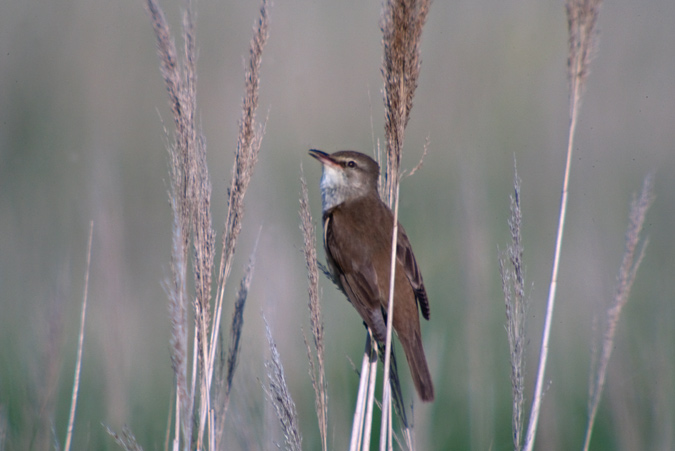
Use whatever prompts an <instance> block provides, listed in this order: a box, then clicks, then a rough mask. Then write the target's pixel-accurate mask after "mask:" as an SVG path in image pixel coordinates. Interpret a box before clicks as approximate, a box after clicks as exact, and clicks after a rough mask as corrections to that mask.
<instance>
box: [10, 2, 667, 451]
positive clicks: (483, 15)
mask: <svg viewBox="0 0 675 451" xmlns="http://www.w3.org/2000/svg"><path fill="white" fill-rule="evenodd" d="M275 3H276V4H275V5H274V6H273V8H272V11H271V26H270V38H269V43H268V46H267V48H266V50H265V53H264V56H263V64H262V81H261V91H260V109H259V117H261V118H265V117H268V120H267V130H266V134H265V138H264V140H263V144H262V148H261V152H260V160H259V164H258V166H257V167H256V171H255V174H254V177H253V180H252V183H251V186H250V190H249V192H248V195H247V197H246V216H245V220H244V230H243V233H242V236H241V238H240V241H239V244H238V249H237V250H238V255H237V257H236V260H235V270H234V271H233V274H232V277H231V279H230V284H229V287H230V288H229V289H228V299H229V300H230V302H231V300H232V298H233V294H234V291H235V287H236V286H237V285H238V279H239V278H240V277H241V275H242V272H243V267H244V266H245V264H246V261H247V259H248V257H249V254H250V252H251V251H252V249H253V245H254V242H255V238H256V235H257V233H258V230H259V229H260V228H262V232H261V237H260V244H259V247H258V252H257V255H256V258H257V263H256V269H255V276H254V279H253V287H252V290H251V293H250V296H249V302H248V305H247V307H246V313H245V326H244V335H243V349H242V357H241V359H242V360H241V364H240V367H239V370H238V372H237V374H236V377H235V386H234V390H235V395H234V399H233V401H232V404H231V406H230V410H229V418H228V437H230V440H231V448H232V449H239V448H240V449H270V448H273V447H274V445H273V443H274V441H275V440H276V441H280V440H281V438H280V433H279V430H278V427H277V423H276V420H275V419H274V416H273V413H272V409H271V408H270V406H269V405H268V404H267V403H266V402H265V400H264V396H263V393H262V390H260V384H261V383H262V381H264V367H263V365H264V361H265V359H266V358H267V355H268V352H267V348H266V344H265V340H264V329H263V321H262V315H264V316H265V317H266V318H267V320H268V321H269V323H270V326H271V328H272V331H273V333H274V336H275V338H276V340H277V342H278V346H279V351H280V353H281V356H282V359H283V363H284V365H285V368H286V372H287V379H288V381H289V383H290V388H291V391H292V394H293V396H294V398H295V401H296V403H297V406H298V411H299V416H300V425H301V428H302V432H303V435H304V445H305V448H306V449H318V448H319V446H320V445H319V441H318V433H317V426H316V418H315V416H314V406H313V392H312V389H311V384H310V379H309V376H308V364H307V358H306V352H305V348H304V345H303V342H302V332H301V330H302V329H304V330H308V324H309V321H308V317H309V314H308V311H307V308H306V304H307V297H306V289H307V283H306V279H305V277H306V276H305V269H304V261H303V257H302V254H301V246H302V239H301V234H300V231H299V229H298V225H299V219H298V214H297V211H298V208H299V204H298V197H299V190H300V183H299V177H300V173H301V165H302V166H303V167H304V172H305V176H306V178H307V179H308V184H309V186H310V200H311V205H312V209H313V214H314V216H315V222H318V220H319V216H320V198H319V190H318V186H317V183H318V179H319V175H320V169H319V166H318V165H317V164H316V162H315V161H314V160H312V159H311V158H310V157H309V156H308V155H307V149H309V148H311V147H314V148H319V149H323V150H326V151H329V152H332V151H335V150H339V149H346V148H348V149H358V150H363V151H366V152H369V153H370V152H372V149H373V148H374V147H375V146H376V145H377V143H378V142H382V137H383V108H382V100H381V98H382V95H381V86H382V82H381V76H380V64H381V55H382V49H381V43H380V31H379V27H378V24H379V14H380V7H381V5H380V2H379V1H369V2H363V1H352V0H349V1H341V2H302V1H296V0H286V1H281V0H280V1H277V2H275ZM162 4H163V6H164V8H165V11H166V12H167V14H168V17H169V19H170V21H171V23H172V24H173V25H174V32H176V31H178V25H179V23H180V20H179V17H180V8H181V5H180V4H179V3H178V2H169V1H166V0H165V1H163V2H162ZM257 11H258V4H257V2H256V1H243V0H234V1H226V2H212V1H206V0H202V1H200V2H198V5H197V14H198V16H197V24H198V31H197V38H198V43H199V56H200V59H199V94H198V98H199V109H200V112H201V117H202V121H203V127H204V133H205V135H206V138H207V149H208V159H209V165H210V171H211V178H212V183H213V198H212V205H213V208H214V227H215V228H216V230H217V231H218V233H219V239H218V241H219V240H220V231H221V230H222V223H223V217H224V211H225V203H226V189H227V185H228V182H229V179H230V171H231V166H232V159H233V153H234V149H235V143H236V130H237V120H238V118H239V115H240V102H241V97H242V94H243V89H242V88H243V73H244V70H243V66H244V64H243V61H244V59H245V58H246V57H247V52H248V44H249V40H250V38H251V36H252V25H253V23H254V20H255V18H256V16H257ZM674 23H675V2H673V1H672V0H652V1H649V2H636V1H632V2H631V1H625V0H623V1H618V2H607V3H606V4H605V5H604V7H603V9H602V11H601V15H600V21H599V30H600V39H599V46H598V49H597V57H596V59H595V61H594V63H593V65H592V72H591V75H590V78H589V80H588V86H587V91H586V95H585V97H584V101H583V106H582V112H581V117H580V123H579V127H578V135H577V140H576V149H575V155H574V162H573V166H572V175H571V190H570V200H569V211H568V223H567V229H566V233H565V238H564V244H563V251H562V260H561V269H560V278H559V293H558V294H559V296H558V303H557V306H556V312H555V318H554V323H553V328H552V337H551V350H550V354H549V366H548V370H547V381H548V385H547V389H546V395H545V398H544V402H543V411H542V417H541V421H540V426H539V433H538V438H537V449H540V450H555V449H561V450H562V449H578V448H580V447H581V444H582V442H583V430H584V425H585V422H586V403H587V391H588V373H589V366H590V355H591V349H592V343H593V339H592V337H593V324H594V320H593V318H594V317H595V316H596V315H597V314H598V313H600V312H602V311H603V309H604V308H606V305H607V303H608V302H609V300H610V299H611V297H612V295H613V289H614V282H615V277H616V273H617V271H618V267H619V264H620V262H621V256H622V252H623V246H624V233H625V228H626V224H627V217H628V206H629V202H630V199H631V195H632V193H634V192H637V191H639V189H640V186H641V183H642V180H643V178H644V177H645V176H646V175H647V173H649V172H650V171H655V176H656V189H655V191H656V196H657V197H656V201H655V203H654V205H653V207H652V209H651V210H650V211H649V213H648V216H647V223H646V234H647V235H648V236H649V240H650V241H649V247H648V249H647V255H646V258H645V260H644V262H643V264H642V267H641V268H640V271H639V273H638V276H637V280H636V282H635V285H634V289H633V294H632V296H631V299H630V301H629V304H628V306H627V308H626V309H625V310H624V316H623V317H622V319H621V322H620V324H619V329H618V334H617V339H616V343H615V349H614V355H613V357H612V361H611V362H610V366H609V375H608V382H607V386H606V391H605V394H604V397H603V400H602V403H601V407H600V412H599V416H598V421H597V423H596V428H595V432H594V440H593V443H592V449H598V450H601V449H618V450H636V449H661V450H672V449H675V427H674V425H675V390H674V387H673V382H674V381H675V346H673V343H675V333H674V328H673V325H672V320H673V319H674V318H675V302H674V301H675V295H674V294H673V293H675V277H674V275H675V258H674V256H675V240H673V238H672V235H671V237H670V238H669V237H668V236H669V234H671V233H672V232H673V230H675V208H673V195H674V194H675V178H674V177H673V175H672V174H673V171H675V76H674V74H675V45H673V43H675V27H674V26H673V24H674ZM178 43H179V44H180V39H178ZM566 47H567V21H566V17H565V11H564V7H563V2H562V1H558V2H538V1H534V0H519V1H512V2H499V1H474V2H449V1H436V2H435V3H434V4H433V5H432V8H431V12H430V14H429V18H428V23H427V26H426V28H425V31H424V35H423V43H422V58H423V66H422V73H421V77H420V81H419V88H418V90H417V95H416V97H415V106H414V109H413V111H412V116H411V120H410V123H409V126H408V129H407V134H406V142H405V144H406V145H405V152H404V161H403V165H404V167H405V168H408V169H410V168H412V167H414V166H415V164H416V163H417V161H418V160H419V158H420V156H421V153H422V147H423V145H424V141H425V139H426V138H427V137H428V138H429V140H430V147H429V154H428V155H427V157H426V159H425V164H424V167H423V168H422V170H421V171H420V172H418V173H417V174H416V175H415V176H413V177H411V178H407V179H405V180H404V182H403V184H402V187H401V206H400V216H401V222H402V223H403V224H404V225H405V227H406V230H407V232H408V235H409V236H410V239H411V241H412V243H413V246H414V249H415V253H416V255H417V258H418V261H419V264H420V266H421V268H422V271H423V273H424V277H425V282H426V285H427V289H428V292H429V296H430V299H431V309H432V317H431V321H430V322H429V323H426V324H424V325H423V332H424V339H425V347H426V350H427V351H426V352H427V356H428V359H429V361H430V366H431V369H432V374H433V376H434V379H435V384H436V387H437V388H436V390H437V400H436V401H435V402H434V403H433V404H430V405H422V404H421V403H419V402H418V403H416V405H415V423H416V434H417V443H418V447H419V449H430V450H432V449H458V450H464V449H475V450H488V449H491V450H508V449H512V442H511V398H510V381H509V363H508V345H507V341H506V333H505V330H504V322H505V317H504V307H503V297H502V294H501V286H500V276H499V271H498V264H497V257H496V256H497V247H498V246H500V247H501V248H504V247H505V246H506V244H507V243H508V240H509V232H508V226H507V222H506V221H507V218H508V211H509V200H508V196H509V194H510V193H511V192H512V179H513V160H514V156H515V158H516V159H517V165H518V172H519V175H520V177H521V178H522V207H523V215H524V220H523V223H524V229H523V235H524V245H525V262H526V266H527V282H528V284H531V286H532V288H531V291H530V293H531V302H532V305H531V308H530V310H529V323H528V335H529V337H530V342H529V345H528V357H527V358H528V372H527V395H528V403H529V402H530V394H531V391H532V388H533V385H534V382H533V381H534V376H535V374H536V363H537V355H538V352H539V342H540V335H541V329H542V323H543V316H544V309H545V305H544V304H545V300H546V295H547V290H548V282H549V280H548V279H549V273H550V265H551V260H552V255H553V248H554V240H555V228H556V225H557V212H558V207H559V197H560V189H561V183H562V176H563V169H564V158H565V149H566V133H567V125H568V101H567V80H566V75H565V74H566V58H567V49H566ZM162 120H163V121H164V122H165V123H166V125H167V127H170V126H171V125H172V118H171V116H170V112H169V110H168V108H167V98H166V94H165V90H164V86H163V83H162V80H161V77H160V73H159V69H158V60H157V57H156V55H155V38H154V35H153V33H152V28H151V25H150V21H149V18H148V17H147V15H146V13H145V11H144V9H143V3H142V2H141V1H106V2H91V1H88V0H57V1H46V0H38V1H32V2H25V1H19V0H5V1H3V2H2V4H0V232H1V233H0V420H1V421H2V423H0V424H4V428H5V432H6V437H5V439H4V440H5V442H4V443H5V446H6V448H7V449H28V448H32V449H48V448H49V447H50V446H51V441H52V440H53V437H52V434H55V436H56V438H57V439H58V440H59V441H60V442H61V443H62V442H63V439H64V437H65V426H66V421H67V412H68V408H69V399H70V394H71V393H70V392H71V386H72V374H73V367H74V361H75V354H76V344H77V331H78V328H79V309H80V304H81V299H82V290H83V279H84V271H85V261H86V255H85V254H86V243H87V237H88V229H89V223H90V221H94V239H93V252H92V265H91V276H90V287H89V310H88V317H87V325H86V337H85V348H84V360H83V380H82V385H81V390H80V403H79V406H78V412H77V421H76V425H75V436H74V447H75V449H117V446H116V445H114V443H113V441H112V439H111V438H110V437H108V436H107V434H106V433H105V431H104V428H103V427H102V426H101V423H104V424H106V425H109V426H111V427H112V428H113V429H116V430H120V429H121V427H122V425H124V424H127V425H129V427H130V428H131V430H132V431H133V432H134V433H135V434H136V436H137V438H138V440H139V442H140V443H141V445H143V446H144V448H145V449H147V450H152V449H162V448H163V446H164V437H165V430H166V424H167V418H168V412H169V408H170V406H169V404H170V400H171V397H172V383H173V376H172V371H171V365H170V360H169V353H168V348H169V344H168V339H169V327H168V325H169V320H168V312H167V297H166V295H165V292H164V291H163V289H162V285H161V284H162V282H163V281H164V280H165V279H166V277H167V276H168V274H169V249H170V245H171V236H170V226H171V212H170V207H169V204H168V202H167V198H168V197H167V190H168V172H167V164H168V159H167V153H166V150H165V146H164V141H165V139H164V135H163V131H162V127H163V126H162ZM320 259H321V260H323V252H322V251H320ZM321 283H322V287H323V298H322V302H323V308H324V310H323V312H324V315H325V316H324V317H325V322H326V341H327V351H326V352H327V358H328V370H329V374H328V387H329V396H330V399H329V422H330V427H329V443H330V446H331V448H332V449H344V448H345V446H346V443H347V437H348V434H349V429H350V426H351V414H352V409H353V404H354V398H355V392H356V386H357V379H356V376H355V375H354V374H353V371H352V369H351V366H350V364H349V361H348V358H351V359H352V360H354V361H357V362H358V361H360V356H361V352H362V347H363V342H364V337H365V332H364V331H363V327H362V326H361V321H360V319H359V318H358V316H357V314H356V313H355V311H354V310H353V309H352V308H351V307H350V306H349V305H348V304H347V302H346V301H345V299H344V298H343V297H342V296H341V295H340V294H339V293H338V292H337V291H336V290H335V289H334V287H333V286H332V285H331V284H330V283H329V282H328V281H327V280H325V278H324V279H322V281H321ZM230 312H231V305H228V306H227V309H226V313H225V314H226V318H228V320H227V321H229V315H230ZM404 373H405V374H406V376H405V377H406V379H405V381H406V383H408V382H409V381H408V379H407V369H406V370H405V371H404ZM407 396H408V398H409V399H412V398H414V397H415V396H414V394H413V390H412V389H411V386H410V385H407Z"/></svg>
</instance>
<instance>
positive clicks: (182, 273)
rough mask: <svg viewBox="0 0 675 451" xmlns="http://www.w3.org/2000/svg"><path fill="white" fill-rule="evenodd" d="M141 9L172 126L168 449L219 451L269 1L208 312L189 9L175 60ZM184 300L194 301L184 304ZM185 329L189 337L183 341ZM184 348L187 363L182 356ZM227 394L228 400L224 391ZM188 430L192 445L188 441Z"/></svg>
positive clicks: (203, 178)
mask: <svg viewBox="0 0 675 451" xmlns="http://www.w3.org/2000/svg"><path fill="white" fill-rule="evenodd" d="M146 8H147V10H148V12H149V14H150V17H151V21H152V26H153V29H154V31H155V36H156V39H157V53H158V56H159V60H160V71H161V74H162V77H163V78H164V83H165V86H166V89H167V93H168V96H169V105H170V107H171V112H172V115H173V119H174V126H175V131H174V134H173V140H172V142H171V144H170V145H168V150H169V158H170V164H169V172H170V192H169V199H170V203H171V208H172V213H173V243H172V252H171V277H170V280H169V281H168V282H167V283H166V284H165V286H166V290H167V293H168V297H169V312H170V317H171V360H172V366H173V370H174V374H175V377H176V404H175V424H176V427H175V430H174V438H173V448H174V449H176V450H177V449H179V448H182V449H185V450H188V449H194V448H195V447H196V448H197V449H204V448H209V449H215V448H219V447H220V444H219V443H218V437H219V434H218V433H217V431H218V430H222V427H220V426H217V425H220V424H222V422H220V421H218V420H219V419H221V418H222V417H223V416H224V415H225V408H226V406H227V403H226V402H224V403H220V405H218V406H214V405H213V403H212V396H213V394H214V391H213V390H212V381H213V374H214V370H215V368H216V360H217V359H218V358H219V356H220V355H221V354H220V353H218V352H217V348H218V346H219V340H218V337H220V319H221V316H222V309H223V297H224V292H225V284H226V283H227V279H228V276H229V273H230V270H231V266H232V260H233V256H234V252H235V247H236V242H237V238H238V236H239V233H240V231H241V223H242V218H243V210H244V208H243V205H244V204H243V202H244V196H245V194H246V191H247V188H248V185H249V183H250V180H251V177H252V174H253V170H254V167H255V164H256V162H257V157H258V152H259V150H260V145H261V142H262V136H263V132H264V126H260V125H258V123H257V121H256V118H255V117H256V110H257V106H258V86H259V76H260V64H261V58H262V51H263V48H264V46H265V43H266V41H267V37H268V31H267V30H268V17H269V2H268V1H267V0H262V2H261V6H260V16H259V19H258V21H257V23H256V27H255V30H254V37H253V39H252V41H251V48H250V51H249V62H248V66H247V69H246V74H245V93H244V97H243V102H242V114H241V119H240V121H239V133H238V136H237V148H236V152H235V162H234V166H233V169H232V181H231V184H230V189H229V191H228V209H227V217H226V221H225V229H224V232H223V238H222V242H223V245H222V251H221V256H220V265H219V267H218V277H217V282H216V287H215V289H216V293H217V294H216V299H215V304H214V308H213V311H212V309H211V301H212V296H211V293H212V289H213V286H212V285H213V284H212V275H213V271H214V269H215V268H214V254H215V233H214V231H213V229H212V225H211V210H210V203H211V182H210V178H209V172H208V167H207V164H206V144H205V139H204V136H203V134H202V132H201V126H200V124H199V123H198V120H197V116H198V114H197V95H196V92H197V75H196V58H197V50H196V32H195V23H194V13H193V8H192V3H191V0H186V1H185V10H184V13H183V22H182V29H183V42H184V48H183V57H182V58H181V59H180V60H179V58H178V52H177V50H176V45H175V43H174V40H173V37H172V34H171V30H170V28H169V25H168V22H167V20H166V18H165V16H164V13H163V11H162V9H161V8H160V6H159V4H158V2H157V0H146ZM190 245H192V246H190ZM189 262H191V263H192V270H193V276H194V289H195V293H194V295H188V293H187V271H188V266H189ZM247 290H248V288H246V291H247ZM190 299H194V301H193V302H191V301H190ZM241 308H243V303H241ZM190 309H192V311H193V318H194V327H193V328H191V327H190V314H189V313H188V312H189V310H190ZM235 313H236V312H235ZM239 315H241V313H239ZM237 324H239V325H241V324H242V322H241V321H239V322H236V321H235V322H234V323H233V325H234V326H235V327H237ZM191 330H192V331H193V336H192V337H190V336H189V335H190V331H191ZM240 333H241V331H240V330H239V331H234V332H233V334H234V335H233V336H234V337H235V338H234V339H236V337H238V335H239V334H240ZM190 342H191V344H192V345H191V346H190ZM190 347H191V348H192V358H191V359H190V354H189V352H188V349H189V348H190ZM232 349H234V350H235V352H238V349H239V347H238V346H234V348H232ZM228 359H230V368H231V370H232V371H234V368H235V367H236V365H234V363H236V355H235V356H232V355H230V356H229V357H228ZM190 361H191V365H190V363H189V362H190ZM188 372H189V373H190V376H188ZM227 378H228V380H227V381H226V383H227V384H231V378H232V373H228V374H227ZM221 382H222V381H221ZM226 391H228V393H229V386H228V387H227V388H226ZM197 400H198V401H197ZM196 403H198V404H197V407H198V417H197V421H196V422H195V419H194V418H193V411H194V409H195V405H196ZM216 416H218V420H217V419H216ZM178 425H180V426H178ZM194 427H196V438H195V437H193V428H194ZM205 434H206V438H205V437H204V435H205ZM193 439H195V440H194V443H193Z"/></svg>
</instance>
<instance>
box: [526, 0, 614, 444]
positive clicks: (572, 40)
mask: <svg viewBox="0 0 675 451" xmlns="http://www.w3.org/2000/svg"><path fill="white" fill-rule="evenodd" d="M600 4H601V1H600V0H568V1H567V3H566V9H567V19H568V26H569V52H568V77H569V83H570V124H569V133H568V138H567V159H566V162H565V175H564V179H563V188H562V196H561V199H560V214H559V220H558V231H557V234H556V244H555V253H554V256H553V265H552V269H551V283H550V285H549V293H548V301H547V303H546V317H545V321H544V331H543V334H542V340H541V352H540V356H539V367H538V370H537V382H536V385H535V389H534V396H533V401H532V408H531V410H530V421H529V423H528V428H527V436H526V438H525V448H524V449H525V450H526V451H532V449H533V447H534V441H535V437H536V432H537V423H538V421H539V412H540V409H541V400H542V394H543V389H544V385H545V373H546V361H547V359H548V347H549V338H550V335H551V324H552V321H553V310H554V306H555V297H556V290H557V286H558V267H559V264H560V252H561V249H562V238H563V231H564V228H565V217H566V215H567V196H568V189H569V178H570V169H571V166H572V150H573V149H574V135H575V131H576V125H577V118H578V114H579V108H580V104H581V96H582V93H583V89H584V85H585V82H586V79H587V77H588V72H589V67H590V62H591V56H592V53H593V48H594V47H595V40H596V39H595V38H596V31H595V25H596V24H597V19H598V14H599V10H600Z"/></svg>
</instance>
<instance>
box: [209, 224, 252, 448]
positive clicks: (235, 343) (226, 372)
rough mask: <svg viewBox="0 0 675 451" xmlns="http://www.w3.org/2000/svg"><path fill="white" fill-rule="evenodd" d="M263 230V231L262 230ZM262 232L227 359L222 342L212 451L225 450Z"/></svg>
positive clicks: (242, 286) (242, 287)
mask: <svg viewBox="0 0 675 451" xmlns="http://www.w3.org/2000/svg"><path fill="white" fill-rule="evenodd" d="M260 230H262V229H260ZM260 230H259V231H258V237H257V238H256V242H255V245H254V246H253V251H252V252H251V256H250V257H249V260H248V265H247V266H246V271H245V273H244V276H243V277H242V279H241V282H240V283H239V289H238V290H237V294H236V296H235V301H234V311H233V313H232V322H231V326H230V341H229V346H228V349H227V357H225V356H223V355H222V350H223V349H224V343H223V340H221V346H220V348H221V354H220V355H219V360H220V365H219V366H218V371H219V375H218V376H217V378H216V380H217V381H218V385H217V390H218V391H217V393H216V400H217V401H216V402H217V406H216V412H215V416H216V419H217V427H216V430H215V434H214V442H215V443H214V447H213V448H212V449H222V448H223V446H222V445H223V444H224V441H223V434H224V431H225V418H226V416H227V409H228V407H229V405H230V393H231V391H232V381H233V379H234V373H235V370H236V369H237V364H238V362H239V353H240V350H241V334H242V331H243V328H244V307H245V306H246V299H247V298H248V292H249V290H250V288H251V282H252V281H253V272H254V269H255V254H256V250H257V248H258V240H259V239H260Z"/></svg>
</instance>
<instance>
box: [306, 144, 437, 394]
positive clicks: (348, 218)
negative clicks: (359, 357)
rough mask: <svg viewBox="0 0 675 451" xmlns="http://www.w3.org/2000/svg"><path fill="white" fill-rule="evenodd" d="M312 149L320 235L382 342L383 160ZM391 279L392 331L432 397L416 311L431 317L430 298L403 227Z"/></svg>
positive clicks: (341, 280)
mask: <svg viewBox="0 0 675 451" xmlns="http://www.w3.org/2000/svg"><path fill="white" fill-rule="evenodd" d="M309 154H310V155H311V156H313V157H314V158H316V159H317V160H319V162H321V164H322V166H323V174H322V176H321V197H322V201H323V238H324V245H325V248H326V256H327V260H328V265H329V267H330V270H331V273H332V274H333V278H334V279H335V282H336V283H337V285H338V286H339V287H340V288H341V289H342V291H344V293H345V294H346V295H347V298H348V299H349V301H350V302H351V304H352V305H353V306H354V308H356V311H357V312H359V315H361V317H362V318H363V320H364V321H365V323H366V325H367V326H368V327H370V329H371V330H372V331H373V334H374V335H375V339H376V340H377V341H378V342H380V343H382V344H384V342H385V339H386V334H387V323H386V312H387V304H388V302H389V276H390V271H391V238H392V233H393V230H394V215H393V214H392V212H391V210H390V209H389V207H387V206H386V205H385V204H384V202H382V200H380V196H379V194H378V191H377V179H378V176H379V173H380V168H379V166H378V164H377V163H376V162H375V161H374V160H373V159H372V158H370V157H369V156H367V155H364V154H362V153H360V152H354V151H351V150H343V151H340V152H335V153H333V154H328V153H326V152H322V151H320V150H315V149H312V150H310V151H309ZM397 243H398V244H397V246H396V271H395V281H394V330H396V334H397V335H398V339H399V341H400V342H401V345H402V346H403V351H404V352H405V356H406V358H407V360H408V366H409V367H410V373H411V374H412V379H413V382H414V383H415V388H416V389H417V393H418V394H419V396H420V398H422V401H433V399H434V386H433V383H432V381H431V374H430V373H429V368H428V366H427V359H426V357H425V356H424V348H423V347H422V335H421V332H420V320H419V315H418V312H417V309H418V308H419V309H420V310H421V312H422V316H424V318H425V319H427V320H428V319H429V299H428V298H427V293H426V290H425V289H424V282H423V281H422V273H421V272H420V270H419V268H418V266H417V261H416V260H415V255H414V254H413V251H412V247H411V246H410V241H409V240H408V236H407V235H406V233H405V230H404V229H403V227H402V226H401V225H400V224H399V225H398V237H397Z"/></svg>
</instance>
